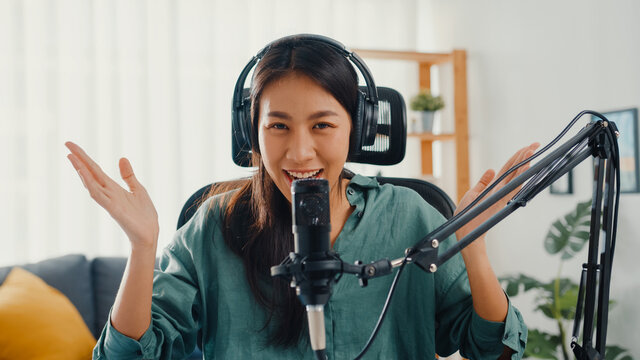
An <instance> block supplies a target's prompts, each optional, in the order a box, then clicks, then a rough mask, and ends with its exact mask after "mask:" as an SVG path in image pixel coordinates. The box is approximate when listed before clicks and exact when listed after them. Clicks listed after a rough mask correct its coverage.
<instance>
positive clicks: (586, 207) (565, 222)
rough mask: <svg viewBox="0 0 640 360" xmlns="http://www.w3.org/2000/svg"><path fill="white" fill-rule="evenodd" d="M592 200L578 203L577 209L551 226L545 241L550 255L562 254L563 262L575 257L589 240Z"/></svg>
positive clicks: (545, 246)
mask: <svg viewBox="0 0 640 360" xmlns="http://www.w3.org/2000/svg"><path fill="white" fill-rule="evenodd" d="M590 222H591V200H587V201H585V202H581V203H578V205H577V206H576V209H575V210H573V211H571V212H570V213H568V214H566V215H565V216H563V217H561V218H560V219H558V220H556V221H554V222H553V224H551V227H550V228H549V231H548V232H547V236H546V238H545V241H544V248H545V250H546V251H547V252H548V253H549V254H552V255H554V254H558V253H559V254H560V256H561V258H562V259H563V260H566V259H570V258H572V257H574V256H575V255H576V254H577V253H578V252H580V250H582V248H583V247H584V245H585V244H586V243H587V241H588V240H589V224H590Z"/></svg>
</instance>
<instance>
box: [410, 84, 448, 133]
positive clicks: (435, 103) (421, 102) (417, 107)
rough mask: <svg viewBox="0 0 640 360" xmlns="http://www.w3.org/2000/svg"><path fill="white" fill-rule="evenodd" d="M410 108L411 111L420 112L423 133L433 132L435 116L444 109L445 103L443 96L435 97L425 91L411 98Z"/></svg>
mask: <svg viewBox="0 0 640 360" xmlns="http://www.w3.org/2000/svg"><path fill="white" fill-rule="evenodd" d="M409 106H410V107H411V110H414V111H419V112H420V116H421V119H422V131H423V132H431V131H432V130H433V116H434V114H435V112H436V111H438V110H440V109H442V108H443V107H444V101H443V100H442V97H441V96H434V95H432V94H431V91H429V90H428V89H424V90H421V91H420V92H419V93H418V95H416V96H414V97H413V98H411V103H410V104H409Z"/></svg>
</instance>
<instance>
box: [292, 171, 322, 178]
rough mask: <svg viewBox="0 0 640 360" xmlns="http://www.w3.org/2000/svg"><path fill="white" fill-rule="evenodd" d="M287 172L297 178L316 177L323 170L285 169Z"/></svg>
mask: <svg viewBox="0 0 640 360" xmlns="http://www.w3.org/2000/svg"><path fill="white" fill-rule="evenodd" d="M285 171H286V172H287V174H289V175H291V177H293V178H296V179H307V178H310V177H314V176H316V175H318V174H319V173H320V171H321V170H316V171H312V172H303V173H301V172H294V171H289V170H285Z"/></svg>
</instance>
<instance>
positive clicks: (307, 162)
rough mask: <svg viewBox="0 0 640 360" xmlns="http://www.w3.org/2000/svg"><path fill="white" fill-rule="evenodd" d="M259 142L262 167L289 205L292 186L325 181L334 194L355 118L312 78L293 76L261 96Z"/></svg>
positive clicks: (274, 83) (286, 77) (288, 76)
mask: <svg viewBox="0 0 640 360" xmlns="http://www.w3.org/2000/svg"><path fill="white" fill-rule="evenodd" d="M259 109H260V110H259V111H260V113H259V119H258V139H259V146H260V153H261V155H262V161H263V163H264V166H265V168H266V170H267V173H269V176H271V179H273V182H274V183H275V184H276V186H277V187H278V189H279V190H280V192H282V194H283V195H284V196H285V197H286V198H287V199H288V200H289V202H291V183H292V182H293V180H296V179H302V178H324V179H327V181H328V182H329V186H330V188H331V189H332V191H331V192H332V193H333V194H332V195H334V196H335V195H338V194H335V193H334V191H336V189H338V186H337V185H338V180H339V176H340V173H341V172H342V169H343V167H344V163H345V161H346V159H347V154H348V152H349V134H350V132H351V117H350V116H349V114H348V113H347V110H346V109H345V108H343V107H342V105H341V104H340V103H339V102H338V100H336V99H335V98H334V97H333V96H332V95H331V94H330V93H329V92H327V91H326V90H325V89H323V88H322V87H320V86H319V85H318V84H316V83H315V82H314V81H313V80H311V78H309V77H307V76H305V75H301V74H296V73H292V74H289V75H286V76H285V77H283V78H282V79H280V80H277V81H274V82H272V83H271V84H269V85H267V86H266V87H265V89H264V90H263V92H262V95H261V97H260V107H259Z"/></svg>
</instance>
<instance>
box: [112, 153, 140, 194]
mask: <svg viewBox="0 0 640 360" xmlns="http://www.w3.org/2000/svg"><path fill="white" fill-rule="evenodd" d="M118 165H119V167H120V176H121V177H122V180H124V182H125V183H127V185H128V186H129V191H131V192H136V191H138V190H140V189H143V186H142V184H140V182H139V181H138V179H137V178H136V175H135V174H134V173H133V168H132V167H131V163H130V162H129V159H127V158H121V159H120V162H119V163H118Z"/></svg>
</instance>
